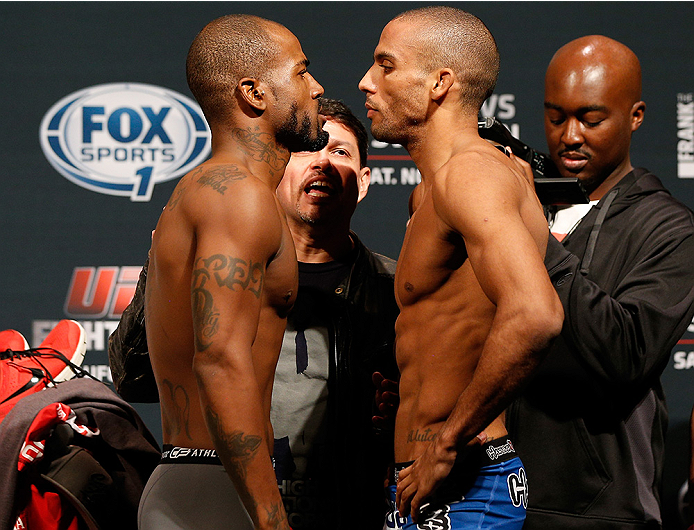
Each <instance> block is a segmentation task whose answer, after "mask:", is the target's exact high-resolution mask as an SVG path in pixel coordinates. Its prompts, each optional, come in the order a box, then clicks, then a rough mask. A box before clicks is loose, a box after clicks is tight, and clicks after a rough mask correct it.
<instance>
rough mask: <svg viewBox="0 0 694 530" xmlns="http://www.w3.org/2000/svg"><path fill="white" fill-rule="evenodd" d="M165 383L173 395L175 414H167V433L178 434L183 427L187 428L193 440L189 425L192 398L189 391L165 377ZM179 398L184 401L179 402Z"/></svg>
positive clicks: (189, 436)
mask: <svg viewBox="0 0 694 530" xmlns="http://www.w3.org/2000/svg"><path fill="white" fill-rule="evenodd" d="M164 384H165V385H166V388H167V389H168V391H169V394H170V395H171V402H172V404H173V412H174V415H173V416H171V414H166V419H167V422H166V423H167V429H166V430H167V434H172V433H173V434H175V435H177V434H180V432H181V429H185V431H186V436H187V437H188V439H189V440H192V439H193V437H192V436H191V435H190V429H189V425H188V422H189V419H190V398H189V397H188V392H186V389H185V388H183V387H182V386H181V385H176V386H174V384H173V383H172V382H171V381H169V380H168V379H164ZM179 400H182V403H179Z"/></svg>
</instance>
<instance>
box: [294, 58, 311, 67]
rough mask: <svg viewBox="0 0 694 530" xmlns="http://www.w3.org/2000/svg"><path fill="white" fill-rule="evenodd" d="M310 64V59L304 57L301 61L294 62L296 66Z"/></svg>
mask: <svg viewBox="0 0 694 530" xmlns="http://www.w3.org/2000/svg"><path fill="white" fill-rule="evenodd" d="M309 64H311V61H309V60H308V59H304V60H303V61H299V62H298V63H296V66H303V67H304V68H308V65H309Z"/></svg>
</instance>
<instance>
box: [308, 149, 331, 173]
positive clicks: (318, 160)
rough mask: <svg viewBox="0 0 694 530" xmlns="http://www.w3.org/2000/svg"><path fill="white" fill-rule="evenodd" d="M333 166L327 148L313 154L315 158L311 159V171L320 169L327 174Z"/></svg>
mask: <svg viewBox="0 0 694 530" xmlns="http://www.w3.org/2000/svg"><path fill="white" fill-rule="evenodd" d="M331 165H332V162H331V161H330V156H329V154H328V148H327V147H324V148H323V149H321V150H320V151H316V152H315V153H313V158H312V159H311V169H319V170H321V171H322V172H324V173H325V172H326V170H327V169H328V168H329V167H330V166H331Z"/></svg>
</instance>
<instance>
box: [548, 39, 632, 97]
mask: <svg viewBox="0 0 694 530" xmlns="http://www.w3.org/2000/svg"><path fill="white" fill-rule="evenodd" d="M556 75H562V76H565V77H569V78H573V79H568V81H569V82H570V81H575V82H578V81H579V80H589V79H591V78H593V79H595V80H597V79H598V78H602V79H604V80H605V82H608V81H609V83H610V84H612V85H614V86H615V88H616V87H620V89H621V91H622V92H623V97H624V102H625V104H628V105H630V106H631V105H633V104H634V103H636V102H637V101H639V100H640V99H641V63H640V62H639V59H638V57H636V54H635V53H634V52H633V51H631V49H629V48H628V47H627V46H625V45H624V44H622V43H621V42H617V41H616V40H614V39H610V38H609V37H604V36H602V35H588V36H586V37H581V38H579V39H576V40H573V41H571V42H569V43H568V44H565V45H564V46H562V47H561V48H559V50H558V51H557V53H555V54H554V57H552V60H551V61H550V63H549V66H548V68H547V79H550V78H552V77H555V76H556Z"/></svg>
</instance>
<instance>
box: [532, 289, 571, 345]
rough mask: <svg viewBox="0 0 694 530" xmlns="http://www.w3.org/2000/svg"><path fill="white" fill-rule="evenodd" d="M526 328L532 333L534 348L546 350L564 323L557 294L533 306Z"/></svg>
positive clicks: (562, 309)
mask: <svg viewBox="0 0 694 530" xmlns="http://www.w3.org/2000/svg"><path fill="white" fill-rule="evenodd" d="M526 324H527V325H526V329H527V330H528V331H529V332H530V333H531V335H532V342H533V343H534V345H535V347H534V348H533V349H535V350H546V349H547V348H548V347H549V346H550V345H551V344H552V341H553V340H554V339H555V338H556V337H558V336H559V334H560V333H561V330H562V327H563V325H564V308H563V307H562V305H561V301H560V300H559V297H558V296H556V295H555V296H554V297H551V298H550V300H548V301H546V302H545V303H543V304H541V305H540V306H539V308H535V309H534V310H533V311H532V314H530V315H528V319H527V323H526Z"/></svg>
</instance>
